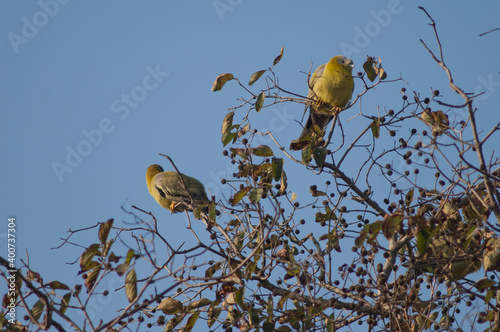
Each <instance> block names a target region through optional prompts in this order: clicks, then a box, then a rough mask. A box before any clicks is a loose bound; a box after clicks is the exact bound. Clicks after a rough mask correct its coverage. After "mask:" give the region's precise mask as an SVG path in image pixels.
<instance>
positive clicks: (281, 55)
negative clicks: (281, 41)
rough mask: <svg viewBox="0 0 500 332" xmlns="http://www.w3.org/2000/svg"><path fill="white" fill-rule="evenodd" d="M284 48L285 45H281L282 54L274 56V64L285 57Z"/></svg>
mask: <svg viewBox="0 0 500 332" xmlns="http://www.w3.org/2000/svg"><path fill="white" fill-rule="evenodd" d="M284 49H285V47H284V46H281V50H280V54H279V55H278V56H277V57H276V58H274V61H273V66H275V65H277V64H278V62H280V61H281V58H283V50H284Z"/></svg>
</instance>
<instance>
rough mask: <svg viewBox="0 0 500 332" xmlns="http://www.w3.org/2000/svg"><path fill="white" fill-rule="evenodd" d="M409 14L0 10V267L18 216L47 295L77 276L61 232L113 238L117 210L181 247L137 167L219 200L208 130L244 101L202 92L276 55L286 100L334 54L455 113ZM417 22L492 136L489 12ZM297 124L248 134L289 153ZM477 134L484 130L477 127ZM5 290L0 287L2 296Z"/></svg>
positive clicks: (499, 8)
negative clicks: (374, 65) (374, 67)
mask: <svg viewBox="0 0 500 332" xmlns="http://www.w3.org/2000/svg"><path fill="white" fill-rule="evenodd" d="M421 4H422V3H421V2H418V3H417V1H409V0H401V1H377V2H374V1H356V2H351V1H331V2H326V1H322V2H319V1H318V2H307V1H295V2H290V1H248V0H246V1H243V0H232V1H229V0H217V1H204V2H201V1H200V2H194V1H174V2H172V1H141V2H138V1H85V2H81V1H80V2H77V1H68V0H65V1H62V0H59V1H57V0H41V1H38V2H36V1H29V2H28V1H26V2H19V1H9V2H7V1H3V2H1V3H0V35H1V36H2V38H1V39H0V54H1V59H2V60H1V62H0V91H1V98H0V107H1V108H0V109H1V118H2V120H1V122H0V126H1V130H0V142H1V156H2V164H1V166H0V169H1V172H0V177H1V189H0V190H1V192H0V201H1V202H2V203H1V210H2V218H3V223H0V248H1V249H0V250H1V252H0V255H2V256H4V254H5V253H6V251H5V250H6V249H5V243H6V241H5V240H6V230H7V226H6V225H7V218H8V217H9V216H15V217H16V219H17V221H16V222H17V233H16V235H17V241H18V242H17V246H18V247H17V257H18V258H19V259H21V258H23V259H24V258H25V249H26V250H27V251H28V253H29V257H30V263H31V265H32V268H33V269H34V270H35V271H37V272H39V273H41V274H42V275H44V276H45V278H46V280H54V279H56V278H61V280H62V281H68V282H70V281H71V280H72V279H73V278H74V275H75V273H76V271H77V267H76V266H68V265H65V264H64V263H66V262H70V261H74V260H75V259H76V258H77V257H78V254H79V253H80V252H81V250H80V249H77V248H74V247H69V246H66V247H65V248H66V249H64V250H51V249H50V248H52V247H55V246H57V245H59V244H60V240H59V238H61V237H65V236H66V235H67V233H66V230H67V229H68V228H71V229H78V228H83V227H87V226H90V225H93V224H95V223H96V222H98V221H105V220H107V219H108V218H115V220H116V224H115V225H117V226H119V225H121V223H122V221H123V220H126V221H130V218H129V217H128V216H127V215H126V214H125V213H124V212H123V211H122V210H121V208H120V206H121V205H124V206H125V207H127V208H130V205H132V204H133V205H136V206H139V207H141V208H143V209H145V210H148V211H151V212H153V213H154V214H155V215H156V216H157V218H158V219H159V220H161V222H162V225H163V227H164V230H165V231H168V232H169V234H174V233H175V234H178V235H176V236H178V237H179V238H180V239H182V237H183V236H184V235H183V234H187V233H186V232H187V231H186V229H185V223H184V221H183V220H184V218H183V216H182V215H180V214H178V215H170V213H169V212H167V211H165V210H164V209H162V208H161V207H160V206H158V205H157V204H156V202H155V201H154V199H153V198H152V197H151V196H150V195H149V193H148V191H147V188H146V184H145V179H144V173H145V170H146V168H147V166H148V165H150V164H152V163H160V164H162V165H163V166H164V167H165V168H170V165H169V163H168V161H167V160H166V159H164V158H163V157H160V156H158V153H165V154H168V155H170V156H171V157H172V158H173V159H174V161H175V162H176V164H177V166H178V167H179V169H180V170H181V171H182V172H183V173H186V174H188V175H191V176H194V177H196V178H198V179H199V180H200V181H202V182H203V183H205V185H206V187H207V189H208V190H209V191H210V192H211V193H212V194H216V195H218V197H221V195H222V193H223V192H225V193H226V196H227V194H228V192H227V191H224V190H225V189H223V188H222V187H221V186H220V185H219V184H220V182H219V181H220V179H221V178H222V174H226V173H228V172H229V173H232V172H233V170H232V169H231V167H230V166H231V165H230V164H228V159H227V158H225V157H223V156H222V154H221V152H222V145H221V143H220V137H221V134H220V126H221V122H222V119H223V118H224V115H225V114H226V112H227V108H228V107H231V106H235V105H236V104H237V102H236V99H237V98H238V97H240V96H242V95H244V92H243V90H241V89H240V88H238V87H237V86H236V84H235V83H234V82H231V83H229V84H228V85H227V86H226V87H225V88H224V89H223V90H222V91H221V92H212V91H211V90H210V89H211V86H212V82H213V80H214V79H215V77H216V76H217V75H219V74H221V73H225V72H231V73H233V74H234V75H235V76H238V77H239V78H240V79H241V80H242V81H243V82H247V81H248V78H249V77H250V75H251V74H252V73H253V72H255V71H257V70H259V69H265V68H267V67H268V66H269V65H270V64H271V63H272V60H273V59H274V57H275V56H276V55H278V53H279V50H280V48H281V46H284V48H285V52H284V58H283V60H282V62H281V63H279V64H278V66H277V67H276V73H277V74H278V76H279V78H280V83H281V85H282V87H284V88H285V89H287V90H289V91H294V92H296V93H302V94H306V93H307V85H306V82H305V75H304V74H302V73H301V71H302V72H307V71H308V70H309V66H310V63H311V62H312V63H313V66H314V68H315V67H317V66H318V65H320V64H322V63H325V62H326V61H328V60H329V59H330V57H332V56H333V55H337V54H344V55H347V56H349V57H350V58H352V59H353V61H354V63H355V64H356V69H355V71H357V70H361V65H362V63H363V61H364V60H365V59H366V55H374V56H377V57H378V56H379V57H381V58H382V60H383V65H384V68H386V70H387V72H388V73H389V75H390V78H396V77H399V76H400V75H402V77H403V78H404V79H405V81H406V82H408V85H405V86H407V89H409V90H410V91H413V90H416V91H421V92H427V93H429V91H430V90H429V89H430V87H432V88H439V89H440V90H441V92H442V93H445V94H447V95H448V96H450V98H454V97H453V95H452V92H451V91H450V90H449V89H448V87H447V81H446V77H445V73H444V72H443V71H442V70H440V68H439V67H438V66H437V65H436V64H435V63H434V62H433V61H432V59H431V58H430V57H429V55H428V53H427V51H425V49H424V48H423V47H422V45H421V44H420V42H419V38H422V39H424V40H425V41H427V42H428V44H429V45H430V46H431V47H434V49H436V48H435V46H436V43H435V40H434V37H433V32H432V29H431V28H430V27H429V26H428V22H429V20H428V18H427V17H426V16H425V14H424V13H423V12H422V11H421V10H419V9H418V8H417V6H418V5H421ZM425 7H426V9H427V10H428V11H429V13H430V14H431V15H432V16H433V18H434V19H435V20H436V22H437V24H438V30H439V33H440V37H441V40H442V42H443V46H444V51H445V59H446V61H447V64H448V65H449V67H450V68H451V69H452V70H454V73H455V79H456V82H457V83H458V84H459V85H461V86H462V87H463V88H464V89H465V90H467V91H470V92H481V91H485V92H486V94H485V95H484V98H483V100H481V101H480V105H481V112H485V113H488V114H489V115H487V116H486V115H483V117H482V119H483V120H487V119H488V118H489V119H494V120H495V121H493V122H498V118H499V115H498V104H499V102H500V94H499V91H500V75H499V74H498V71H499V70H500V60H499V57H498V54H499V53H500V43H499V40H500V33H499V32H496V33H492V34H489V35H486V36H484V37H478V34H480V33H482V32H485V31H488V30H491V29H493V28H498V27H499V24H500V23H499V20H498V13H499V12H500V2H498V1H485V2H483V3H481V5H480V6H479V5H477V4H476V3H473V2H471V1H453V2H446V3H444V2H428V3H426V4H425ZM488 82H489V83H488ZM401 86H403V83H401ZM358 88H359V87H358ZM398 88H399V85H398V86H391V88H390V89H389V88H387V89H386V88H385V87H383V88H380V93H379V94H378V93H372V94H371V96H370V97H367V98H365V99H364V100H363V108H364V111H366V112H367V113H370V111H369V110H370V109H373V115H375V114H376V107H377V106H379V107H381V108H382V109H383V108H396V107H398V106H399V105H400V104H401V102H400V98H399V97H397V94H395V91H397V89H398ZM358 92H360V90H359V89H356V90H355V93H358ZM391 98H392V99H391ZM357 107H358V106H355V108H357ZM302 109H303V108H302V107H301V106H300V105H292V104H286V105H284V106H278V107H276V108H275V109H272V110H266V112H267V113H266V112H262V113H261V114H259V116H258V117H254V119H256V120H255V121H258V123H259V124H260V127H259V128H262V127H266V126H267V127H269V128H271V129H273V130H275V131H276V132H277V135H278V136H279V137H280V139H281V140H282V141H283V143H284V145H288V142H289V141H290V140H291V139H293V138H296V136H297V135H298V133H299V132H300V126H299V125H298V124H297V123H295V122H293V119H297V120H300V117H301V114H302ZM352 112H353V113H355V112H356V111H352ZM346 119H347V117H346V118H345V119H344V120H343V121H344V125H345V123H346ZM482 125H484V126H485V127H487V128H488V129H489V126H487V125H488V122H487V121H484V122H483V123H482ZM269 144H270V143H269ZM270 145H271V144H270ZM69 151H72V152H69ZM68 154H69V155H70V156H68ZM76 154H77V155H76ZM56 168H57V169H58V170H56ZM290 177H293V173H292V174H289V178H290ZM307 181H309V180H304V181H303V182H301V181H299V180H297V182H296V183H295V184H296V186H297V187H295V188H292V190H293V191H297V192H299V193H300V192H306V193H307V188H308V186H309V184H311V182H310V181H309V182H307ZM321 181H324V179H322V180H321ZM306 197H308V195H305V196H303V198H306ZM299 198H300V195H299ZM170 232H172V233H170ZM90 235H91V236H90ZM95 235H96V232H92V234H86V236H87V238H86V237H85V236H84V237H83V238H82V237H80V238H79V239H78V240H79V243H81V244H87V245H88V244H90V243H92V242H95V241H97V238H96V236H95ZM172 241H175V240H174V239H172ZM179 241H180V240H179ZM49 260H50V261H51V262H53V264H50V266H49V264H47V263H48V262H49ZM56 265H57V268H54V267H55V266H56ZM4 286H5V285H4V284H3V283H0V293H3V291H2V290H3V287H4Z"/></svg>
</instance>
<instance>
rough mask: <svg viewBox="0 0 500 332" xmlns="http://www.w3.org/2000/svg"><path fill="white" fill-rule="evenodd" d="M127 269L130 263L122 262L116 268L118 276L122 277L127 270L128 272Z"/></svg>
mask: <svg viewBox="0 0 500 332" xmlns="http://www.w3.org/2000/svg"><path fill="white" fill-rule="evenodd" d="M127 270H128V264H120V265H118V266H117V267H116V268H115V271H116V274H118V276H120V277H121V276H122V275H124V274H125V272H127Z"/></svg>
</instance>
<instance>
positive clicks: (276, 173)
mask: <svg viewBox="0 0 500 332" xmlns="http://www.w3.org/2000/svg"><path fill="white" fill-rule="evenodd" d="M272 170H273V173H272V174H273V179H274V181H279V180H280V179H281V171H282V170H283V158H273V162H272Z"/></svg>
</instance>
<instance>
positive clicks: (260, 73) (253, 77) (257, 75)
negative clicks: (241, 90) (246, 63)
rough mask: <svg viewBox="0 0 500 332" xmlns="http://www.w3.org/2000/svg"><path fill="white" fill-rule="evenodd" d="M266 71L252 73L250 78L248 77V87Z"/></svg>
mask: <svg viewBox="0 0 500 332" xmlns="http://www.w3.org/2000/svg"><path fill="white" fill-rule="evenodd" d="M266 71H267V70H266V69H263V70H259V71H256V72H255V73H253V75H252V77H250V81H249V82H248V85H252V84H254V83H255V82H257V80H258V79H259V78H260V77H261V76H262V75H264V73H265V72H266Z"/></svg>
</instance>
